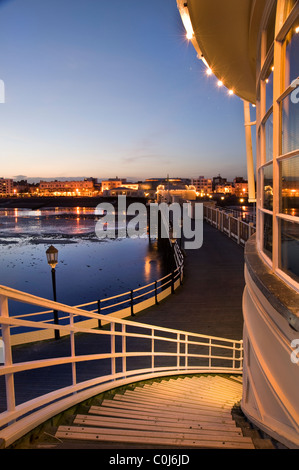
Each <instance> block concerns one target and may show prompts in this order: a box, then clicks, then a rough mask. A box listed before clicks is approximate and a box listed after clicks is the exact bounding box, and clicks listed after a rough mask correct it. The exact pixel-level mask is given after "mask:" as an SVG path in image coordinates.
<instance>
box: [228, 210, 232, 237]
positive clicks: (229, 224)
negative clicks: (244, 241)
mask: <svg viewBox="0 0 299 470" xmlns="http://www.w3.org/2000/svg"><path fill="white" fill-rule="evenodd" d="M231 220H232V215H231V214H228V236H229V238H231Z"/></svg>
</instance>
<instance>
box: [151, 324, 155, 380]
mask: <svg viewBox="0 0 299 470" xmlns="http://www.w3.org/2000/svg"><path fill="white" fill-rule="evenodd" d="M151 331H152V371H154V369H155V330H154V329H153V328H152V330H151Z"/></svg>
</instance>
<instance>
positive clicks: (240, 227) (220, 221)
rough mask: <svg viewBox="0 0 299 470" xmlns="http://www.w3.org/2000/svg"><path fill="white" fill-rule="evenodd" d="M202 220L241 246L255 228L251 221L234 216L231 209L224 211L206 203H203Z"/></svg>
mask: <svg viewBox="0 0 299 470" xmlns="http://www.w3.org/2000/svg"><path fill="white" fill-rule="evenodd" d="M204 220H205V221H206V222H208V223H209V224H211V225H212V226H214V227H216V228H217V229H218V230H220V231H221V232H223V233H225V234H226V235H227V236H228V237H229V238H232V239H233V240H235V241H236V242H237V243H238V244H239V245H241V246H244V245H245V243H246V241H247V240H248V239H249V238H250V237H251V235H253V234H254V233H255V230H256V228H255V225H254V224H253V223H252V222H249V223H247V222H244V221H243V220H242V219H241V218H240V217H238V218H236V217H234V216H233V215H232V213H231V211H230V212H225V211H224V210H220V209H219V208H213V207H211V206H210V205H208V204H204Z"/></svg>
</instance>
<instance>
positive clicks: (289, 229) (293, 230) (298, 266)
mask: <svg viewBox="0 0 299 470" xmlns="http://www.w3.org/2000/svg"><path fill="white" fill-rule="evenodd" d="M280 234H281V269H282V270H283V271H284V272H286V273H287V274H288V275H289V276H291V277H293V278H294V279H295V280H297V281H299V225H298V224H296V223H295V222H294V223H293V222H287V221H286V220H281V221H280Z"/></svg>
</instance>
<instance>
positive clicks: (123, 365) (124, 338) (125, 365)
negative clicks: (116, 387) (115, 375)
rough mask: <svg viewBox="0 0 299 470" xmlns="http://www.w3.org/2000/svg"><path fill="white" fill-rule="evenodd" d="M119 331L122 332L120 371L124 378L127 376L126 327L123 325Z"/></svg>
mask: <svg viewBox="0 0 299 470" xmlns="http://www.w3.org/2000/svg"><path fill="white" fill-rule="evenodd" d="M121 331H122V338H121V341H122V343H121V345H122V355H123V356H122V370H123V374H124V377H126V374H127V356H126V354H127V341H126V340H127V338H126V325H125V324H124V323H123V324H122V326H121Z"/></svg>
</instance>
